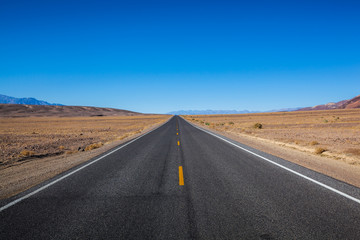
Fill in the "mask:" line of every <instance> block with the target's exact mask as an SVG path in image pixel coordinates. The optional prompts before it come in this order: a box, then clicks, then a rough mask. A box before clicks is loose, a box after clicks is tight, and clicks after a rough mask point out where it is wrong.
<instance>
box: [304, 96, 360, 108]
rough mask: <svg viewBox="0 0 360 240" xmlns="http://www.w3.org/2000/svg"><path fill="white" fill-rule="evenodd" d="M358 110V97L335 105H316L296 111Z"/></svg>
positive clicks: (359, 99)
mask: <svg viewBox="0 0 360 240" xmlns="http://www.w3.org/2000/svg"><path fill="white" fill-rule="evenodd" d="M351 108H360V95H359V96H356V97H354V98H352V99H350V100H343V101H340V102H336V103H333V102H331V103H327V104H324V105H317V106H314V107H306V108H301V109H299V110H298V111H313V110H331V109H351Z"/></svg>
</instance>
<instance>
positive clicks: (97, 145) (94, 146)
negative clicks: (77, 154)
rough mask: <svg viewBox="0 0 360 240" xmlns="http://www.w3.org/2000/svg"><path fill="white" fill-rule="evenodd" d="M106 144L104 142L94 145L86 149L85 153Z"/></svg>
mask: <svg viewBox="0 0 360 240" xmlns="http://www.w3.org/2000/svg"><path fill="white" fill-rule="evenodd" d="M103 145H104V144H103V143H102V142H98V143H93V144H90V145H88V146H86V147H85V151H90V150H93V149H96V148H99V147H102V146H103Z"/></svg>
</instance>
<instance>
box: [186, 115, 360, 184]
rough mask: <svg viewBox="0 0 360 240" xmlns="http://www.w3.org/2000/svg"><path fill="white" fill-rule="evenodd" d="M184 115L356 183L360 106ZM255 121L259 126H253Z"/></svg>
mask: <svg viewBox="0 0 360 240" xmlns="http://www.w3.org/2000/svg"><path fill="white" fill-rule="evenodd" d="M183 117H184V118H185V119H187V120H189V121H191V122H193V123H195V124H198V125H200V126H202V127H206V128H208V129H209V130H212V131H216V132H218V133H220V134H223V135H226V136H227V137H229V138H232V139H234V140H237V141H239V142H241V143H244V144H246V145H249V146H252V147H254V148H257V149H259V150H262V151H264V152H268V153H270V154H272V155H275V156H278V157H281V158H283V159H286V160H288V161H291V162H295V163H297V164H299V165H302V166H304V167H307V168H310V169H312V170H315V171H317V172H321V173H324V174H326V175H328V176H331V177H334V178H336V179H339V180H341V181H345V182H347V183H350V184H352V185H355V186H357V187H360V109H354V110H330V111H314V112H289V113H260V114H238V115H197V116H183ZM256 123H261V124H262V128H255V124H256ZM319 149H322V150H321V151H319Z"/></svg>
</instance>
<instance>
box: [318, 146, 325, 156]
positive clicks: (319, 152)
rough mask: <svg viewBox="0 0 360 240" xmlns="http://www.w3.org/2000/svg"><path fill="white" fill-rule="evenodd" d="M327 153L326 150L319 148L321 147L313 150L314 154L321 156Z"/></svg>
mask: <svg viewBox="0 0 360 240" xmlns="http://www.w3.org/2000/svg"><path fill="white" fill-rule="evenodd" d="M326 151H327V149H325V148H321V147H318V148H316V149H315V154H319V155H320V154H322V153H324V152H326Z"/></svg>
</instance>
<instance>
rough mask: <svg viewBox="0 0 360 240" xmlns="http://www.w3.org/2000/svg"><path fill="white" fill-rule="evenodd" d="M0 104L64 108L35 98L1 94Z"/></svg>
mask: <svg viewBox="0 0 360 240" xmlns="http://www.w3.org/2000/svg"><path fill="white" fill-rule="evenodd" d="M0 104H27V105H54V106H63V105H62V104H57V103H48V102H45V101H41V100H37V99H35V98H15V97H9V96H5V95H2V94H0Z"/></svg>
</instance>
